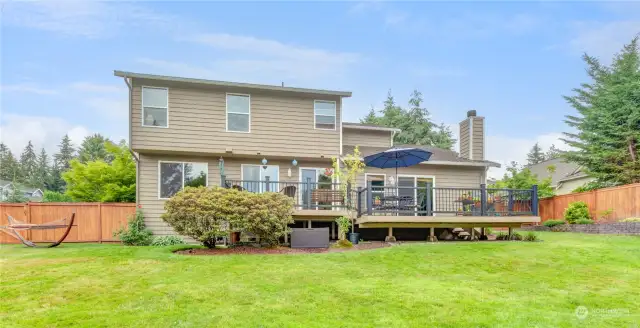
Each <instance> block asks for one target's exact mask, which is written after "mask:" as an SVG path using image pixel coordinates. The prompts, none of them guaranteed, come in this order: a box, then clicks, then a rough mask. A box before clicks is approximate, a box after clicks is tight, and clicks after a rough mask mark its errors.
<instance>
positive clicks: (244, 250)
mask: <svg viewBox="0 0 640 328" xmlns="http://www.w3.org/2000/svg"><path fill="white" fill-rule="evenodd" d="M390 246H392V245H390V244H388V243H384V242H376V241H372V242H366V243H360V244H358V245H354V246H353V247H352V248H340V247H329V248H289V247H276V248H265V247H252V246H237V247H229V248H215V249H209V248H195V249H185V250H181V251H177V252H176V253H177V254H184V255H232V254H309V253H334V252H349V251H360V250H366V249H374V248H383V247H390Z"/></svg>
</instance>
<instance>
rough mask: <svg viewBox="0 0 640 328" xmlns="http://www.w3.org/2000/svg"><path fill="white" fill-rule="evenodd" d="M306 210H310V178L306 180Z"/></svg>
mask: <svg viewBox="0 0 640 328" xmlns="http://www.w3.org/2000/svg"><path fill="white" fill-rule="evenodd" d="M306 196H307V207H306V208H307V209H309V208H311V178H307V195H306Z"/></svg>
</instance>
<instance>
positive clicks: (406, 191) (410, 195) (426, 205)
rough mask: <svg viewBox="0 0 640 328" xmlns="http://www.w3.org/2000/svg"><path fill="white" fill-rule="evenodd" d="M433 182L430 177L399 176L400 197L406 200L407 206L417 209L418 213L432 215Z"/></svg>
mask: <svg viewBox="0 0 640 328" xmlns="http://www.w3.org/2000/svg"><path fill="white" fill-rule="evenodd" d="M433 182H434V181H433V178H430V177H421V176H398V183H397V185H398V197H400V198H401V199H403V200H404V203H405V204H406V205H407V207H410V208H413V209H415V210H414V211H415V212H416V215H431V213H432V211H433V189H432V188H433V187H434V183H433ZM429 193H430V194H429Z"/></svg>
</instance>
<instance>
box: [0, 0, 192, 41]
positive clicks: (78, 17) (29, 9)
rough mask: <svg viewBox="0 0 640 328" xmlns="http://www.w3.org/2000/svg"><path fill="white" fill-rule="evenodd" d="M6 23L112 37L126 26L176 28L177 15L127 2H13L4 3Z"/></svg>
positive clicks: (61, 31) (67, 33) (45, 29)
mask: <svg viewBox="0 0 640 328" xmlns="http://www.w3.org/2000/svg"><path fill="white" fill-rule="evenodd" d="M3 6H4V7H5V8H3V11H4V12H3V15H2V16H3V19H4V21H3V24H9V25H14V26H21V27H26V28H31V29H38V30H43V31H48V32H52V33H57V34H62V35H69V36H80V37H87V38H99V37H108V36H113V35H115V34H117V33H118V32H119V31H120V30H123V29H124V28H126V27H129V28H130V27H139V26H148V27H153V28H169V27H171V28H173V29H175V28H176V27H179V26H180V24H171V22H174V20H175V18H173V17H169V16H166V15H159V14H156V13H154V12H152V11H151V10H149V9H146V8H143V7H140V6H137V5H133V4H131V3H124V2H99V1H13V2H8V3H3Z"/></svg>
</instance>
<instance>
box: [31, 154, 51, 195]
mask: <svg viewBox="0 0 640 328" xmlns="http://www.w3.org/2000/svg"><path fill="white" fill-rule="evenodd" d="M37 172H38V173H37V181H36V183H35V184H34V185H33V187H37V188H40V189H45V184H46V182H47V181H48V179H49V156H48V155H47V152H46V151H45V150H44V148H42V149H41V150H40V155H39V156H38V166H37Z"/></svg>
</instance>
